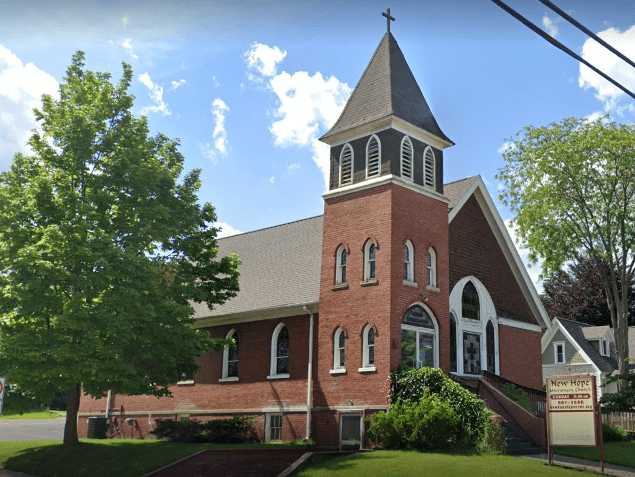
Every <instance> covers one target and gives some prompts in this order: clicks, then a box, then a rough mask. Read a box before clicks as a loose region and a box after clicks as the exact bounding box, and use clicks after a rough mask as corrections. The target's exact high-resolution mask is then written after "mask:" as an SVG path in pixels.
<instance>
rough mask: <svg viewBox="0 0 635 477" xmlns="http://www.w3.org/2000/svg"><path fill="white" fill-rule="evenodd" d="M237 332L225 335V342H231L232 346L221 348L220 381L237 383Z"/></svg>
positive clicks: (232, 330)
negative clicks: (221, 366)
mask: <svg viewBox="0 0 635 477" xmlns="http://www.w3.org/2000/svg"><path fill="white" fill-rule="evenodd" d="M238 338H239V337H238V332H237V331H236V330H235V329H231V330H229V332H228V333H227V335H225V341H229V340H233V342H234V343H233V345H229V344H226V345H225V346H224V347H223V369H222V374H221V379H222V380H227V381H237V380H238V365H239V363H240V360H239V351H240V342H239V340H238Z"/></svg>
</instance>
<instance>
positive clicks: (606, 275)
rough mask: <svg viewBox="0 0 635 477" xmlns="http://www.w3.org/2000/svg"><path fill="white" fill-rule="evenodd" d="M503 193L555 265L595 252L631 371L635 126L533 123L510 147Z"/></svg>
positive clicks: (531, 243) (623, 362) (551, 267)
mask: <svg viewBox="0 0 635 477" xmlns="http://www.w3.org/2000/svg"><path fill="white" fill-rule="evenodd" d="M503 159H504V161H505V165H504V167H503V168H502V169H501V170H500V171H499V174H498V178H499V179H500V180H501V181H502V182H503V183H504V190H503V192H502V194H501V199H502V200H503V201H504V202H505V203H506V204H507V205H509V206H510V207H511V209H512V210H513V212H514V213H515V224H516V227H517V229H518V232H519V235H520V237H521V238H522V239H523V240H524V242H525V244H526V245H527V246H528V247H529V249H530V251H531V257H532V258H533V259H536V258H541V259H542V260H543V263H544V268H545V271H546V272H547V273H553V272H556V271H558V270H560V269H561V268H562V267H563V265H564V264H566V263H571V262H578V263H582V262H583V261H584V257H585V256H586V257H590V258H591V260H593V263H594V266H595V267H596V268H597V270H598V272H599V274H600V278H601V282H602V286H603V288H604V293H605V298H606V301H607V307H608V310H609V314H610V318H611V325H612V326H613V329H614V332H615V341H616V347H617V356H618V364H619V371H620V374H621V375H622V376H627V374H628V313H629V303H628V301H629V297H630V288H631V284H632V283H633V275H634V272H635V126H633V125H624V124H617V123H614V122H608V121H607V118H603V120H598V121H594V122H589V121H586V120H583V119H575V118H569V119H565V120H563V121H561V122H558V123H554V124H551V125H549V126H547V127H527V128H525V130H524V132H522V133H519V134H518V136H517V138H516V140H515V141H514V142H513V143H511V145H510V146H509V147H508V148H506V150H505V152H504V153H503Z"/></svg>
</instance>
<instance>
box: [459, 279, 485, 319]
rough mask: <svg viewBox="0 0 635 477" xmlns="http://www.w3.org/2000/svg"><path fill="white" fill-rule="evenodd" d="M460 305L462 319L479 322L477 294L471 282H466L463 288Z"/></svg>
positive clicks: (479, 312)
mask: <svg viewBox="0 0 635 477" xmlns="http://www.w3.org/2000/svg"><path fill="white" fill-rule="evenodd" d="M461 304H462V306H461V308H462V315H463V318H470V319H472V320H480V318H481V305H480V302H479V299H478V292H477V291H476V287H475V286H474V284H473V283H472V282H467V283H466V284H465V286H464V287H463V297H462V300H461Z"/></svg>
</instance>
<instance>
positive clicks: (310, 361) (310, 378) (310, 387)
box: [302, 305, 313, 441]
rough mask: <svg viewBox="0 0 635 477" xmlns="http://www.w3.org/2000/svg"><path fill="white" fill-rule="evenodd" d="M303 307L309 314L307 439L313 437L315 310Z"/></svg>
mask: <svg viewBox="0 0 635 477" xmlns="http://www.w3.org/2000/svg"><path fill="white" fill-rule="evenodd" d="M302 309H303V310H304V311H305V312H306V313H307V314H308V315H309V359H308V364H307V371H306V432H305V438H304V439H305V440H307V441H308V440H309V439H311V410H312V409H313V312H312V311H311V310H309V308H308V307H307V306H306V305H305V306H303V307H302Z"/></svg>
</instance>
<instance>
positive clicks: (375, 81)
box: [321, 32, 454, 144]
mask: <svg viewBox="0 0 635 477" xmlns="http://www.w3.org/2000/svg"><path fill="white" fill-rule="evenodd" d="M391 115H392V116H395V117H398V118H400V119H403V120H404V121H407V122H408V123H410V124H412V125H414V126H416V127H418V128H421V129H424V130H425V131H427V132H428V133H430V134H433V135H434V136H437V137H438V138H440V139H442V140H443V141H445V142H447V143H449V144H454V143H453V142H452V141H451V140H450V139H449V138H448V137H447V136H446V135H445V134H444V133H443V131H441V128H440V127H439V125H438V124H437V121H436V119H434V116H433V115H432V111H431V110H430V107H429V106H428V103H427V102H426V100H425V98H424V97H423V93H422V92H421V89H420V88H419V85H418V84H417V81H416V80H415V77H414V75H413V74H412V71H411V70H410V67H409V66H408V63H407V62H406V58H405V57H404V55H403V53H402V51H401V48H399V45H398V44H397V40H395V37H394V36H393V35H392V33H390V32H387V33H386V34H385V35H384V37H383V38H382V40H381V42H380V43H379V46H378V47H377V49H376V50H375V53H374V54H373V57H372V58H371V60H370V63H368V66H367V67H366V70H365V71H364V74H363V75H362V77H361V79H360V80H359V83H357V86H356V87H355V89H354V90H353V93H352V94H351V97H350V98H349V100H348V102H347V103H346V106H345V107H344V110H343V111H342V114H341V115H340V117H339V119H338V120H337V122H336V123H335V124H334V125H333V127H332V128H331V129H330V130H329V131H328V132H327V133H326V134H324V135H323V136H322V138H321V139H326V138H328V137H329V136H332V135H334V134H337V133H340V132H343V131H346V130H347V129H351V128H354V127H356V126H360V125H362V124H365V123H369V122H371V121H374V120H376V119H380V118H383V117H387V116H391Z"/></svg>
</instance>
